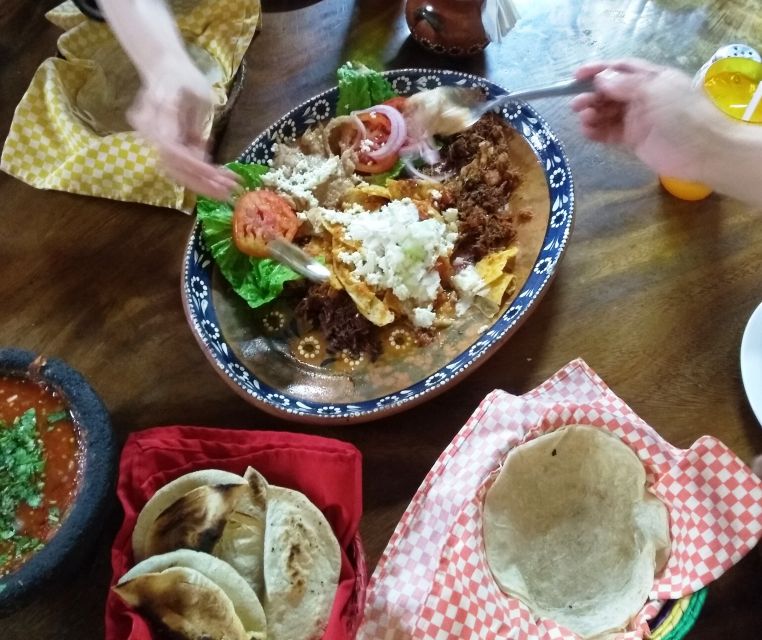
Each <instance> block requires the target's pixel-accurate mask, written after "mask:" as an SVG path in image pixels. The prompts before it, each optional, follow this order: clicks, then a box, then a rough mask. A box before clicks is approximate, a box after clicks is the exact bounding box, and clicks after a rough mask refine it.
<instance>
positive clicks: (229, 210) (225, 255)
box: [196, 162, 302, 309]
mask: <svg viewBox="0 0 762 640" xmlns="http://www.w3.org/2000/svg"><path fill="white" fill-rule="evenodd" d="M225 166H227V167H228V168H229V169H231V170H232V171H235V172H236V173H237V174H238V175H239V176H241V178H243V186H244V187H245V188H246V189H247V190H251V189H256V188H258V187H261V186H262V175H263V174H265V173H267V171H268V167H266V166H264V165H260V164H244V163H241V162H231V163H229V164H227V165H225ZM196 215H197V216H198V219H199V220H200V221H201V229H202V233H203V236H204V241H205V242H206V246H207V247H208V248H209V251H210V252H211V254H212V257H213V258H214V261H215V262H216V263H217V267H218V268H219V270H220V273H222V275H223V276H224V277H225V279H226V280H227V281H228V282H229V283H230V285H231V286H232V287H233V290H234V291H235V292H236V293H237V294H238V295H239V296H241V297H242V298H243V299H244V300H245V301H246V303H247V304H248V305H249V306H250V307H252V308H254V309H256V308H257V307H261V306H262V305H264V304H267V303H268V302H272V301H273V300H275V298H277V297H278V296H279V295H280V294H281V292H282V291H283V285H284V284H285V283H286V282H288V281H289V280H298V279H299V278H301V277H302V276H300V275H299V274H298V273H296V272H294V271H292V270H291V269H289V268H288V267H286V266H284V265H282V264H281V263H280V262H276V261H275V260H271V259H270V258H252V257H251V256H247V255H246V254H243V253H241V252H240V251H239V250H238V249H237V248H236V246H235V242H233V207H232V206H231V205H230V204H228V203H227V202H219V201H218V200H212V199H211V198H204V197H200V198H198V201H197V204H196Z"/></svg>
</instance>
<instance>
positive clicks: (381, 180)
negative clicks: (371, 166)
mask: <svg viewBox="0 0 762 640" xmlns="http://www.w3.org/2000/svg"><path fill="white" fill-rule="evenodd" d="M404 168H405V163H404V162H402V160H397V162H395V163H394V166H393V167H392V168H391V169H389V171H384V172H383V173H376V174H374V175H369V176H363V179H364V180H365V182H370V184H378V185H381V186H382V187H385V186H386V181H387V180H393V179H394V178H396V177H397V176H399V174H400V173H402V170H403V169H404Z"/></svg>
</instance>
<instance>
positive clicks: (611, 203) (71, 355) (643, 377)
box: [0, 0, 762, 640]
mask: <svg viewBox="0 0 762 640" xmlns="http://www.w3.org/2000/svg"><path fill="white" fill-rule="evenodd" d="M757 1H758V0H714V1H712V0H703V1H702V0H661V1H656V0H652V1H650V2H648V1H646V0H641V1H632V2H621V1H620V0H574V1H573V2H572V1H571V0H570V1H569V2H556V1H554V0H518V1H517V2H516V4H517V5H518V7H519V10H520V11H521V13H522V15H523V19H522V20H521V22H520V23H519V24H518V25H517V27H516V28H515V29H514V31H513V32H512V33H511V34H510V35H509V36H508V37H507V38H506V40H505V42H504V43H503V44H501V45H490V46H489V47H488V48H487V50H486V52H485V54H484V55H481V56H478V57H475V58H471V59H467V60H451V59H446V58H441V57H437V56H435V55H433V54H428V53H426V52H424V51H423V50H421V49H420V48H419V47H418V46H417V45H416V44H415V43H414V42H413V41H412V40H411V39H410V38H409V37H408V31H407V28H406V26H405V22H404V18H403V16H402V5H401V3H400V2H399V1H396V2H395V1H391V0H367V1H364V2H357V3H354V2H350V1H348V0H322V1H321V2H309V1H307V0H292V1H289V0H278V1H276V0H263V5H264V26H263V30H262V32H261V34H260V35H258V36H257V37H256V38H255V40H254V43H253V44H252V46H251V49H250V51H249V53H248V56H247V60H248V63H249V69H250V72H249V74H248V76H247V78H246V85H245V87H244V90H243V93H242V95H241V97H240V100H239V102H238V104H237V106H236V108H235V110H234V111H233V113H232V117H231V120H230V122H229V125H228V128H227V132H226V134H225V136H224V139H223V140H222V144H221V146H220V150H219V157H220V159H223V160H227V159H231V158H233V157H234V156H236V155H237V154H238V153H239V152H240V151H241V150H243V148H244V147H245V145H246V144H247V143H248V142H249V141H250V140H251V139H252V138H254V137H255V136H256V135H257V134H258V133H259V132H260V131H261V130H262V129H263V128H264V127H265V126H266V125H268V124H269V123H270V122H272V121H273V120H274V119H276V118H277V117H278V116H279V115H280V114H281V113H282V112H284V111H285V110H286V109H287V108H289V107H290V106H292V105H294V104H296V103H298V102H300V101H302V100H303V99H306V98H308V97H309V96H311V95H313V94H315V93H317V92H319V91H321V90H323V89H325V88H327V87H329V86H331V85H332V84H334V82H335V81H334V72H335V69H336V67H337V66H339V64H341V63H342V62H343V61H344V60H346V59H350V58H353V59H364V60H366V61H369V62H373V61H375V62H376V63H378V64H381V65H383V66H385V67H387V68H394V67H406V66H422V67H426V66H430V67H443V68H447V67H449V68H455V69H459V70H466V71H471V72H475V73H478V74H482V75H484V76H486V77H487V78H489V79H490V80H492V81H495V82H497V83H499V84H502V85H504V86H506V87H510V88H521V87H524V86H528V85H530V84H535V83H537V82H542V81H545V80H554V79H560V78H562V77H564V76H566V75H568V74H569V73H571V72H572V70H574V69H575V67H577V66H578V64H579V63H580V62H582V61H584V60H587V59H590V58H595V57H613V56H620V55H639V56H645V57H648V58H650V59H652V60H655V61H659V62H664V63H671V64H675V65H678V66H681V67H684V68H685V69H686V70H689V71H691V72H693V71H695V70H696V69H697V68H698V67H699V66H700V65H701V64H702V63H703V62H704V61H705V60H706V59H707V58H708V57H709V56H710V55H711V54H712V53H713V52H714V50H715V49H716V48H717V47H718V46H720V45H722V44H727V43H729V42H748V43H749V44H752V45H756V46H759V45H760V44H762V42H760V40H759V37H760V35H759V34H760V33H762V31H760V28H759V27H760V22H762V18H757V17H755V15H754V14H755V13H756V14H757V15H758V14H759V12H758V11H757V9H758V6H757ZM53 4H55V3H54V2H50V1H49V0H46V1H42V2H41V1H40V0H10V1H9V0H5V1H4V2H3V4H2V8H0V87H2V94H1V95H2V98H1V100H0V139H3V140H4V139H5V134H6V133H7V131H8V127H9V126H10V122H11V118H12V114H13V109H14V106H15V105H16V104H17V103H18V101H19V100H20V98H21V96H22V94H23V92H24V91H25V90H26V88H27V86H28V84H29V81H30V79H31V77H32V74H33V73H34V70H35V69H36V67H37V66H38V65H39V63H40V62H42V61H43V60H44V59H45V58H47V57H49V56H50V55H52V54H53V53H54V51H55V42H56V38H57V36H58V35H59V31H58V30H57V29H56V28H54V27H53V26H51V25H49V24H48V23H47V22H46V21H45V19H44V18H43V13H44V11H45V10H46V9H47V8H49V7H50V6H52V5H53ZM755 33H756V37H757V40H756V42H755V41H754V34H755ZM537 108H538V109H539V111H540V112H541V113H542V114H543V115H544V116H545V118H546V119H547V121H548V122H549V124H550V126H551V127H552V128H553V129H554V130H555V131H556V132H557V134H558V135H559V137H560V138H561V140H563V141H564V144H565V146H566V150H567V153H568V155H569V158H570V161H571V164H572V168H573V171H574V177H575V181H576V187H577V193H578V197H579V200H578V207H577V221H576V225H575V229H574V232H573V234H572V238H571V243H570V246H569V249H568V252H567V254H566V256H565V258H564V260H563V262H562V264H561V265H560V268H559V270H558V275H557V277H556V279H555V281H554V283H553V284H552V286H551V288H550V290H549V292H548V293H547V295H546V296H545V298H544V300H543V301H542V303H541V304H540V305H539V307H538V308H537V310H536V312H535V313H534V314H533V316H532V317H531V318H530V319H529V321H527V322H526V324H525V325H524V326H523V327H522V328H521V329H520V330H519V332H518V333H517V334H516V335H515V336H514V337H513V338H512V339H511V340H510V341H509V342H508V343H507V344H506V345H505V346H504V347H503V348H502V349H501V350H500V351H499V352H498V353H497V354H496V355H495V356H494V357H493V358H492V359H491V360H490V361H489V362H488V363H487V364H485V365H484V366H482V367H481V368H479V369H478V371H476V372H475V373H473V375H471V376H470V377H469V378H467V379H466V380H464V381H462V382H461V383H460V384H459V385H458V386H457V387H455V388H454V389H452V390H451V391H449V392H447V393H446V394H444V395H443V396H441V397H438V398H436V399H435V400H433V401H430V402H429V403H427V404H424V405H422V406H419V407H416V408H415V409H413V410H410V411H408V412H406V413H403V414H401V415H397V416H394V417H392V418H389V419H386V420H380V421H378V422H374V423H370V424H365V425H360V426H356V427H336V428H311V427H304V426H298V427H294V426H293V425H289V424H288V423H287V422H286V421H284V420H278V419H274V418H272V417H270V416H269V415H266V414H264V413H261V412H260V411H258V410H256V409H254V408H253V407H251V406H250V405H248V404H246V402H244V401H243V400H242V399H241V398H239V397H238V396H237V395H235V394H234V393H233V392H232V391H231V390H230V388H228V386H227V385H226V384H225V383H224V382H223V381H222V380H221V379H220V377H219V376H218V375H217V374H216V373H215V372H214V371H213V369H212V368H211V367H210V366H209V363H208V362H207V361H206V359H205V357H204V356H203V355H202V353H201V351H200V350H199V348H198V346H197V345H196V342H195V340H194V338H193V336H192V335H191V332H190V330H189V329H188V326H187V324H186V321H185V317H184V315H183V310H182V306H181V303H180V287H179V285H180V260H181V256H182V253H183V249H184V246H185V241H186V238H187V235H188V233H189V231H190V228H191V225H192V223H193V220H192V218H190V217H188V216H185V215H183V214H182V213H178V212H175V211H169V210H162V209H157V208H152V207H148V206H141V205H134V204H125V203H121V202H112V201H106V200H100V199H92V198H85V197H80V196H75V195H69V194H66V193H57V192H44V191H38V190H35V189H32V188H30V187H28V186H26V185H24V184H22V183H21V182H18V181H16V180H14V179H12V178H10V177H8V176H7V175H4V174H3V175H0V203H1V204H0V256H2V259H3V266H2V274H3V275H2V278H1V279H0V301H2V310H3V313H2V322H1V323H0V345H3V346H19V347H24V348H27V349H31V350H34V351H38V352H43V353H45V354H51V355H56V356H59V357H61V358H63V359H65V360H67V361H68V362H69V363H71V364H72V365H73V366H74V367H76V368H77V369H79V370H80V371H82V372H83V373H84V374H85V375H86V376H87V377H88V378H89V380H90V381H91V382H92V384H93V385H94V387H95V388H96V389H97V391H98V392H99V393H100V394H101V395H102V397H103V399H104V401H105V402H106V404H107V405H108V407H109V409H110V410H111V414H112V417H113V423H114V427H115V429H116V431H117V433H118V435H119V438H120V439H121V440H123V439H124V438H125V437H126V435H127V434H128V433H130V432H132V431H136V430H139V429H142V428H145V427H149V426H155V425H163V424H197V425H215V426H227V427H242V428H277V429H288V428H292V429H294V428H296V429H299V430H304V431H308V432H312V433H319V434H321V435H326V436H332V437H337V438H341V439H344V440H347V441H349V442H352V443H354V444H355V445H356V446H357V447H359V448H360V450H361V451H362V453H363V456H364V483H365V486H364V503H365V515H364V518H363V522H362V535H363V539H364V543H365V548H366V551H367V554H368V559H369V562H370V565H371V567H372V566H374V565H375V563H376V561H377V560H378V558H379V556H380V554H381V552H382V550H383V549H384V547H385V546H386V543H387V541H388V540H389V537H390V536H391V534H392V531H393V530H394V527H395V525H396V523H397V521H398V520H399V518H400V516H401V515H402V513H403V511H404V510H405V507H406V506H407V504H408V502H409V501H410V499H411V497H412V496H413V494H414V493H415V491H416V489H417V488H418V485H419V484H420V482H421V481H422V479H423V478H424V476H425V474H426V472H427V471H428V470H429V468H430V467H431V465H432V464H433V462H434V461H435V460H436V458H437V456H438V455H439V453H440V452H441V451H442V449H443V448H444V447H445V446H446V445H447V444H448V442H449V441H450V440H451V439H452V437H453V436H454V434H455V433H456V432H457V431H458V429H459V428H460V427H461V426H462V425H463V423H464V422H465V420H466V419H467V418H468V416H469V414H470V413H471V412H472V411H473V410H474V408H475V407H476V406H477V404H478V403H479V401H480V400H481V398H483V397H484V396H485V395H486V394H487V393H488V392H489V391H490V390H492V389H494V388H502V389H505V390H507V391H510V392H512V393H519V394H520V393H523V392H525V391H527V390H529V389H531V388H533V387H534V386H536V385H537V384H539V383H540V382H542V381H543V380H545V379H546V378H547V377H548V376H550V375H551V374H552V373H554V372H555V371H556V370H558V369H559V368H561V367H562V366H563V365H565V364H566V363H567V362H569V361H570V360H572V359H574V358H576V357H582V358H584V359H585V360H586V361H587V363H588V364H590V365H591V366H592V367H593V368H594V369H595V370H596V371H597V372H598V373H599V374H600V375H601V376H602V377H603V379H604V380H605V381H606V382H607V383H608V384H609V385H610V386H611V387H612V388H613V390H614V391H615V392H616V393H618V394H619V395H620V396H621V397H622V398H623V399H624V400H626V401H627V402H628V403H629V404H630V405H631V406H632V407H633V408H634V409H635V410H636V411H637V412H638V413H639V414H640V415H641V416H642V417H643V418H644V419H645V420H646V421H647V422H648V423H649V424H651V425H652V426H653V427H655V428H656V429H657V430H658V431H659V432H660V433H661V434H662V435H663V436H664V437H665V438H666V439H667V440H668V441H670V442H672V443H673V444H675V445H677V446H679V447H687V446H689V445H690V444H691V443H692V442H693V441H694V440H695V439H696V438H698V437H699V436H701V435H703V434H710V435H713V436H716V437H718V438H720V439H722V440H723V441H724V442H725V443H726V444H727V445H729V446H730V447H732V448H733V449H734V450H735V451H736V452H737V453H738V455H740V456H741V457H742V458H743V459H744V460H745V461H747V462H748V461H750V460H751V458H752V456H753V455H754V454H755V453H760V452H762V429H760V425H759V424H758V423H757V421H756V420H755V418H754V416H753V414H752V412H751V410H750V409H749V406H748V404H747V402H746V398H745V396H744V391H743V388H742V385H741V378H740V371H739V358H738V354H739V345H740V341H741V335H742V331H743V328H744V325H745V322H746V320H747V319H748V317H749V315H750V314H751V312H752V311H753V310H754V308H755V307H756V305H757V304H758V303H759V302H760V301H761V300H762V277H760V273H761V272H762V269H761V266H762V219H761V218H760V215H762V210H754V209H752V208H750V207H748V206H745V205H742V204H740V203H738V202H735V201H733V200H730V199H726V198H722V197H717V196H713V197H711V198H710V199H708V200H706V201H705V202H702V203H698V204H690V203H684V202H680V201H677V200H675V199H673V198H672V197H670V196H668V195H667V194H665V193H664V192H663V191H662V190H661V189H660V188H659V186H658V183H657V180H656V178H655V176H654V175H653V174H652V173H651V172H650V171H649V170H648V169H646V168H645V167H643V166H642V165H640V164H639V163H638V162H637V161H636V160H635V159H633V158H632V157H631V156H630V155H628V154H627V153H624V152H621V151H619V150H617V149H613V148H605V147H602V146H599V145H596V144H592V143H590V142H587V141H586V140H584V139H583V138H582V137H581V136H580V133H579V130H578V126H577V122H576V119H575V117H574V115H573V114H572V113H571V112H570V110H569V107H568V102H567V101H566V100H548V101H540V102H538V103H537ZM120 517H121V514H120V513H119V512H118V509H117V508H115V509H114V510H113V512H112V513H111V515H110V516H109V517H108V520H107V522H106V523H105V528H104V532H103V534H102V536H101V538H100V541H99V543H98V545H97V546H96V547H94V548H93V549H92V554H91V558H90V562H88V563H86V564H85V565H84V566H82V567H81V570H80V571H79V572H78V573H77V575H76V576H74V577H72V578H71V579H70V580H69V582H68V583H67V584H65V585H63V586H58V587H55V588H52V589H50V590H48V591H47V592H46V593H44V594H41V595H40V598H39V600H38V601H37V602H36V603H34V604H32V605H31V606H29V607H28V608H27V609H25V610H23V611H21V612H18V613H16V614H14V615H12V616H10V617H8V618H6V619H4V620H2V621H0V630H1V631H0V637H2V638H3V640H15V639H19V640H20V639H27V638H35V639H36V640H43V639H47V638H50V639H52V638H56V639H58V640H63V639H64V638H77V639H82V638H97V637H100V636H101V635H102V625H103V604H104V600H105V596H106V592H107V585H108V580H109V546H110V544H111V541H112V539H113V536H114V533H115V531H116V528H117V527H118V524H119V520H120ZM761 558H762V554H760V553H759V552H758V551H755V552H753V553H751V554H750V556H748V557H747V558H746V559H744V560H743V561H742V562H741V563H740V564H739V565H738V566H736V567H735V568H733V569H732V570H731V571H730V572H728V573H727V574H726V575H725V576H723V577H722V578H721V579H720V580H718V581H717V582H716V583H715V584H714V585H712V587H711V589H710V592H709V598H708V601H707V604H706V606H705V609H704V612H703V613H702V615H701V617H700V619H699V621H698V623H697V625H696V627H695V629H694V631H693V632H692V634H691V635H690V637H691V638H695V639H696V640H699V639H707V640H708V639H710V638H711V639H715V638H717V637H719V636H720V634H722V637H725V638H728V639H731V638H732V639H743V638H752V637H759V628H760V625H761V624H762V606H760V597H762V562H761V561H760V560H761Z"/></svg>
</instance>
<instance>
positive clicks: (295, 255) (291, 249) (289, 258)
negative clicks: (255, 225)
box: [227, 187, 331, 283]
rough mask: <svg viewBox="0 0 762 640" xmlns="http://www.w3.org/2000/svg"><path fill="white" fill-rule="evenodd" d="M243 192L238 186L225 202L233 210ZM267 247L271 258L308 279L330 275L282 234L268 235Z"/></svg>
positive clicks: (323, 279) (313, 279)
mask: <svg viewBox="0 0 762 640" xmlns="http://www.w3.org/2000/svg"><path fill="white" fill-rule="evenodd" d="M244 193H246V191H245V189H244V188H243V187H240V188H237V189H236V190H235V191H234V193H232V194H231V196H230V198H228V201H227V203H228V204H229V205H230V207H231V208H232V209H233V210H235V206H236V201H237V200H238V198H239V197H241V195H243V194H244ZM267 248H268V249H269V251H270V257H271V258H272V259H273V260H275V261H277V262H280V263H281V264H285V265H286V266H287V267H290V268H291V269H293V270H294V271H296V272H297V273H298V274H299V275H302V276H304V277H305V278H307V279H308V280H312V281H313V282H318V283H320V282H327V281H328V280H329V279H330V277H331V272H330V271H329V270H328V267H326V266H325V265H324V264H322V263H320V262H318V261H317V260H315V258H313V257H312V256H311V255H310V254H309V253H307V252H306V251H304V249H302V248H301V247H298V246H296V245H295V244H294V243H293V242H289V241H288V240H286V239H285V238H283V237H282V236H276V235H270V237H268V238H267Z"/></svg>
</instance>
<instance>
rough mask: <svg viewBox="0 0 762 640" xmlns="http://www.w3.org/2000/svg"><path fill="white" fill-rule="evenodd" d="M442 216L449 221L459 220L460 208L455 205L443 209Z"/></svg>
mask: <svg viewBox="0 0 762 640" xmlns="http://www.w3.org/2000/svg"><path fill="white" fill-rule="evenodd" d="M442 217H443V218H444V221H445V222H447V223H450V222H457V221H458V210H457V209H456V208H455V207H449V208H448V209H445V210H444V211H442Z"/></svg>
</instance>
